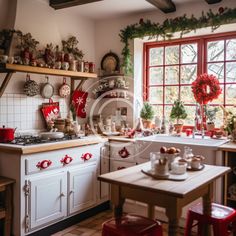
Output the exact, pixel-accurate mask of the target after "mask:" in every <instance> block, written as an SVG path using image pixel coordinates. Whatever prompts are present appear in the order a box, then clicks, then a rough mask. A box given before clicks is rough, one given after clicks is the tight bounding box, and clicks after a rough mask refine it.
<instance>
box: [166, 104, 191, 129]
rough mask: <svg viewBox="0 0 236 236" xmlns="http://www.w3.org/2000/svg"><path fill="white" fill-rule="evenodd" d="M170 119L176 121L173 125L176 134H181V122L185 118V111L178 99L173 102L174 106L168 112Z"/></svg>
mask: <svg viewBox="0 0 236 236" xmlns="http://www.w3.org/2000/svg"><path fill="white" fill-rule="evenodd" d="M170 118H171V119H176V123H175V124H174V127H175V131H176V133H181V131H182V128H183V121H182V120H184V119H186V118H187V112H186V110H185V107H184V104H183V102H181V101H180V100H179V99H178V100H176V101H175V102H174V105H173V107H172V109H171V112H170Z"/></svg>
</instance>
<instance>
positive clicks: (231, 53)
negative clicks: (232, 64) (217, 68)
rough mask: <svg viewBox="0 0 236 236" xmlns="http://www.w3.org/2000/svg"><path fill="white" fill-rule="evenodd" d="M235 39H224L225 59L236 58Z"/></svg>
mask: <svg viewBox="0 0 236 236" xmlns="http://www.w3.org/2000/svg"><path fill="white" fill-rule="evenodd" d="M235 49H236V39H230V40H226V60H236V50H235Z"/></svg>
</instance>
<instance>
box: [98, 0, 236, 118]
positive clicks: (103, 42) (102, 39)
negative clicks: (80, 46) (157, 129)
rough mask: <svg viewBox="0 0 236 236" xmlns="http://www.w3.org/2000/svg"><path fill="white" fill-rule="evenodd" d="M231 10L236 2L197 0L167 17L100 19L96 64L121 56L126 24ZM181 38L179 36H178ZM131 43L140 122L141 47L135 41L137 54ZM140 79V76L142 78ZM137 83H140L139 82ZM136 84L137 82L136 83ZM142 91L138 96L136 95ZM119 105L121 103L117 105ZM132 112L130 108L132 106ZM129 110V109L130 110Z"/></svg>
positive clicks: (206, 31) (154, 14)
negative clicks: (109, 55) (111, 55)
mask: <svg viewBox="0 0 236 236" xmlns="http://www.w3.org/2000/svg"><path fill="white" fill-rule="evenodd" d="M221 6H222V7H229V8H234V7H236V1H232V0H224V1H222V2H221V3H218V4H214V5H209V4H207V3H206V2H205V1H202V0H201V1H200V0H199V1H196V2H194V3H189V4H184V5H181V6H178V5H177V7H176V8H177V11H176V12H174V13H170V14H164V13H162V12H161V11H155V12H150V13H145V14H138V15H132V16H128V17H122V18H115V19H109V20H101V21H99V22H96V42H95V43H96V44H95V49H96V64H99V63H100V61H101V59H102V57H103V55H104V54H105V53H107V52H109V51H110V50H112V51H113V52H115V53H117V54H118V55H119V56H120V57H121V51H122V48H123V46H124V45H123V44H122V43H121V42H120V37H119V33H120V30H121V29H124V28H125V27H126V26H127V25H130V24H134V23H138V22H139V20H140V18H143V19H144V20H147V19H149V20H151V21H152V22H159V23H160V24H161V23H162V22H163V21H164V20H165V19H166V18H167V17H168V18H175V17H177V16H182V15H184V14H187V16H191V15H192V14H194V16H196V17H197V16H200V15H201V13H202V11H205V12H207V11H208V10H209V9H212V11H214V12H218V9H219V7H221ZM234 30H235V25H233V26H230V27H228V26H227V27H225V26H221V27H220V28H219V29H218V30H217V31H215V33H217V32H224V31H234ZM211 33H212V32H211V29H210V28H208V29H202V30H198V31H197V32H196V33H194V32H193V33H191V34H188V35H186V36H193V35H196V34H198V35H203V34H211ZM177 37H179V35H177ZM130 44H131V47H130V48H131V53H132V55H133V56H134V57H135V60H134V65H135V66H136V67H135V68H134V84H135V85H134V88H135V89H134V90H133V88H131V93H132V92H133V91H135V92H134V97H135V100H134V101H133V102H134V111H135V113H134V117H133V118H134V120H137V115H138V113H139V112H138V110H139V105H137V104H139V101H142V92H140V91H142V88H139V89H138V86H141V83H140V81H142V74H143V73H142V56H141V54H142V47H141V45H140V43H139V42H138V41H136V45H135V48H136V49H137V50H138V51H134V50H133V47H134V41H131V42H130ZM140 76H141V77H140ZM137 81H138V82H137ZM136 82H137V83H136ZM137 91H139V93H137ZM117 106H119V104H117ZM130 109H131V107H130ZM130 109H129V110H130ZM130 112H131V113H132V114H133V109H132V110H130Z"/></svg>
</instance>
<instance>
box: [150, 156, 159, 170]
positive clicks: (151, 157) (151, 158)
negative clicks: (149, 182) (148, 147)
mask: <svg viewBox="0 0 236 236" xmlns="http://www.w3.org/2000/svg"><path fill="white" fill-rule="evenodd" d="M159 159H160V152H150V162H151V171H153V172H154V171H155V162H156V161H157V160H159Z"/></svg>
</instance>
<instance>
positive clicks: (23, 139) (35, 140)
mask: <svg viewBox="0 0 236 236" xmlns="http://www.w3.org/2000/svg"><path fill="white" fill-rule="evenodd" d="M75 139H81V137H77V136H75V135H68V134H66V135H65V136H64V137H63V138H57V139H41V138H40V137H39V136H31V135H22V136H18V137H15V139H14V140H13V141H11V142H10V143H9V144H16V145H22V146H28V145H35V144H43V143H55V142H61V141H67V140H75Z"/></svg>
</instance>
